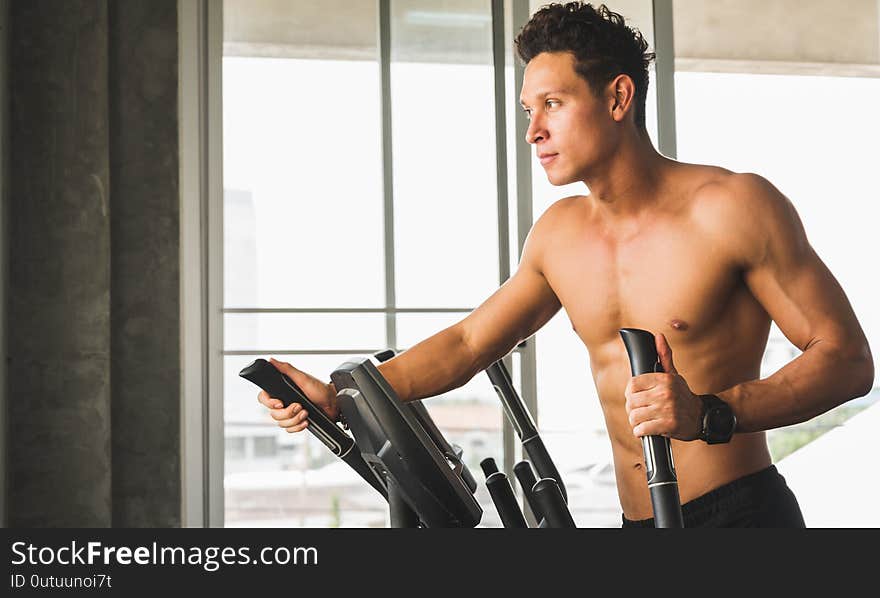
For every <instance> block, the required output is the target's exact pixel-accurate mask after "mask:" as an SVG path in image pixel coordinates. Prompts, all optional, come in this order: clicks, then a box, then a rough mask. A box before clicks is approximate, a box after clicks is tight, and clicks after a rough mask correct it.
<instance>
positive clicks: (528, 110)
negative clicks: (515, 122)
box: [522, 108, 532, 120]
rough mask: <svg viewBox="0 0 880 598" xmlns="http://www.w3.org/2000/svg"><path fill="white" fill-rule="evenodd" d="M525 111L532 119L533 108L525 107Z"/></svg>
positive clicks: (527, 116)
mask: <svg viewBox="0 0 880 598" xmlns="http://www.w3.org/2000/svg"><path fill="white" fill-rule="evenodd" d="M522 111H523V112H525V114H526V118H527V119H529V120H532V109H531V108H523V109H522Z"/></svg>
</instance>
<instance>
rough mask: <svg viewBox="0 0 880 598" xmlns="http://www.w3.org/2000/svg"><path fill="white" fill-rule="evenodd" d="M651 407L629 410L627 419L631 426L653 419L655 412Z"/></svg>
mask: <svg viewBox="0 0 880 598" xmlns="http://www.w3.org/2000/svg"><path fill="white" fill-rule="evenodd" d="M655 411H656V410H655V409H654V408H653V407H639V408H638V409H633V410H632V411H630V412H629V416H628V420H629V425H630V427H631V428H635V427H636V426H638V425H639V424H641V423H643V422H647V421H651V420H652V419H655V417H656V413H655Z"/></svg>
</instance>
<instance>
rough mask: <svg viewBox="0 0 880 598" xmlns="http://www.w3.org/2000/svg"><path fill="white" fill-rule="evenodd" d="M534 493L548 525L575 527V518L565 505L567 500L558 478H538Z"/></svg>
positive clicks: (533, 489) (533, 487)
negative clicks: (564, 497)
mask: <svg viewBox="0 0 880 598" xmlns="http://www.w3.org/2000/svg"><path fill="white" fill-rule="evenodd" d="M532 495H533V496H534V497H535V502H537V503H538V505H540V509H541V512H542V513H543V514H544V519H546V520H547V526H548V527H554V528H556V527H575V523H574V519H572V517H571V512H570V511H569V510H568V507H566V506H565V500H563V498H562V492H561V491H560V490H559V484H557V483H556V480H553V479H550V478H544V479H543V480H538V481H537V482H536V483H535V485H534V486H532Z"/></svg>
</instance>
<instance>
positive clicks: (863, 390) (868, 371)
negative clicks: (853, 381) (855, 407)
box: [856, 355, 874, 397]
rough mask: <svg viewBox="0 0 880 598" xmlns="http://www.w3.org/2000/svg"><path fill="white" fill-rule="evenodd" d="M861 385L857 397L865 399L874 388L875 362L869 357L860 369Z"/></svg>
mask: <svg viewBox="0 0 880 598" xmlns="http://www.w3.org/2000/svg"><path fill="white" fill-rule="evenodd" d="M859 371H860V372H861V378H860V379H861V384H860V385H859V387H858V390H857V394H856V396H857V397H863V396H865V395H866V394H868V393H869V392H871V390H873V388H874V360H873V359H872V358H871V357H870V355H869V356H868V359H867V360H865V362H864V363H863V364H862V366H861V367H860V369H859Z"/></svg>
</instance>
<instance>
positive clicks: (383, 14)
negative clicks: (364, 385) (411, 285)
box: [378, 0, 398, 349]
mask: <svg viewBox="0 0 880 598" xmlns="http://www.w3.org/2000/svg"><path fill="white" fill-rule="evenodd" d="M378 1H379V40H378V42H379V87H380V92H381V99H380V106H381V110H382V194H383V197H384V203H383V206H384V207H383V213H384V217H385V218H384V225H385V307H386V308H389V310H390V311H389V312H388V313H387V314H385V337H386V344H387V345H388V347H389V348H392V349H397V348H398V347H397V314H396V313H394V311H393V310H394V308H395V307H396V306H397V295H396V293H395V286H396V285H395V272H394V164H393V153H392V145H393V144H392V130H391V0H378Z"/></svg>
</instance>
